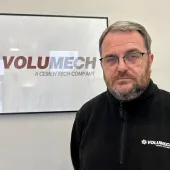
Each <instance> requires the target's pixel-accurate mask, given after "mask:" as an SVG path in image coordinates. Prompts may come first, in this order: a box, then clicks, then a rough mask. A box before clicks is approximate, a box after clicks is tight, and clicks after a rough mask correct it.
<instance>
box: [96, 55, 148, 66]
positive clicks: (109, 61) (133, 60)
mask: <svg viewBox="0 0 170 170" xmlns="http://www.w3.org/2000/svg"><path fill="white" fill-rule="evenodd" d="M144 54H148V53H142V52H132V53H128V54H126V55H125V56H124V57H122V58H123V60H124V62H125V64H126V65H127V66H128V67H135V66H139V65H141V64H142V61H143V55H144ZM99 60H100V61H101V62H103V64H105V65H106V66H108V67H112V66H118V64H119V60H120V58H119V57H118V56H116V55H109V56H106V57H103V58H100V59H99Z"/></svg>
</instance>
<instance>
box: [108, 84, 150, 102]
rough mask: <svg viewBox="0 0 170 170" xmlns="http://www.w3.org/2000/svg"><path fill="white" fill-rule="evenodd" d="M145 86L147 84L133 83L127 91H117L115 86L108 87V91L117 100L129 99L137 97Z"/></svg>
mask: <svg viewBox="0 0 170 170" xmlns="http://www.w3.org/2000/svg"><path fill="white" fill-rule="evenodd" d="M147 86H148V84H147V85H145V86H140V85H137V84H135V85H134V86H133V88H132V90H131V91H129V92H128V93H119V92H118V91H117V90H116V89H115V88H112V89H110V92H111V93H112V95H113V96H114V97H115V98H116V99H117V100H120V101H130V100H133V99H136V98H137V97H139V96H140V95H141V94H142V93H143V92H144V91H145V90H146V88H147Z"/></svg>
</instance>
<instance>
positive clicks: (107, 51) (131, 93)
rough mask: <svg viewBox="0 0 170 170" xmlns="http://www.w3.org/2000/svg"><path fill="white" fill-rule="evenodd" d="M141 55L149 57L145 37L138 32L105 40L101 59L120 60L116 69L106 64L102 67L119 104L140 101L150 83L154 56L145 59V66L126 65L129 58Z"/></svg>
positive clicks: (115, 34) (109, 37)
mask: <svg viewBox="0 0 170 170" xmlns="http://www.w3.org/2000/svg"><path fill="white" fill-rule="evenodd" d="M139 52H142V53H147V49H146V47H145V43H144V39H143V37H142V36H141V34H140V33H138V32H136V31H132V32H114V33H108V34H107V35H106V37H105V38H104V40H103V43H102V46H101V57H102V58H103V57H106V56H118V57H119V62H118V64H117V65H116V66H115V64H114V65H111V64H110V65H109V64H107V63H106V62H105V60H102V63H101V65H102V68H103V74H104V80H105V82H106V85H107V87H108V89H109V91H110V92H111V93H112V94H113V95H114V96H115V97H116V98H117V99H119V100H132V99H134V98H137V97H138V96H139V95H141V93H143V91H144V90H145V89H146V87H147V85H148V83H149V80H150V67H151V64H152V61H153V55H152V54H144V55H143V56H142V55H141V62H139V63H138V64H132V65H130V64H128V62H124V59H123V58H122V57H124V56H125V55H129V54H132V53H139ZM125 60H126V57H125Z"/></svg>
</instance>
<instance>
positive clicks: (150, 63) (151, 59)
mask: <svg viewBox="0 0 170 170" xmlns="http://www.w3.org/2000/svg"><path fill="white" fill-rule="evenodd" d="M153 60H154V55H153V54H152V53H150V54H149V66H150V67H151V65H152V62H153Z"/></svg>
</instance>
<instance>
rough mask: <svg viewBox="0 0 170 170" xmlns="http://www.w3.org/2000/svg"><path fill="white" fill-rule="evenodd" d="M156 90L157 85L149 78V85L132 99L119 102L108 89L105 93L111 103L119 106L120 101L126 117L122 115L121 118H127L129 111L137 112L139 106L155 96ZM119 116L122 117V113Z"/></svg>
mask: <svg viewBox="0 0 170 170" xmlns="http://www.w3.org/2000/svg"><path fill="white" fill-rule="evenodd" d="M157 91H158V87H157V85H156V84H154V83H153V81H152V80H151V79H150V82H149V85H148V87H147V88H146V90H145V91H144V92H143V93H142V94H141V95H140V96H139V97H138V98H136V99H134V100H131V101H123V102H121V101H119V100H117V99H116V98H115V97H114V96H113V95H112V94H111V93H110V91H109V90H107V95H108V98H109V101H110V102H111V104H114V105H117V106H120V104H121V103H122V105H123V109H124V112H126V113H125V117H126V118H125V117H123V119H126V120H127V116H128V117H129V116H130V115H129V113H130V114H132V113H133V112H138V111H137V110H139V109H140V108H141V106H143V105H145V104H146V103H148V102H149V101H150V100H152V98H153V97H154V96H155V94H156V92H157ZM126 114H127V115H126ZM121 117H122V115H121ZM130 117H131V116H130ZM130 117H129V118H130Z"/></svg>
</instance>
